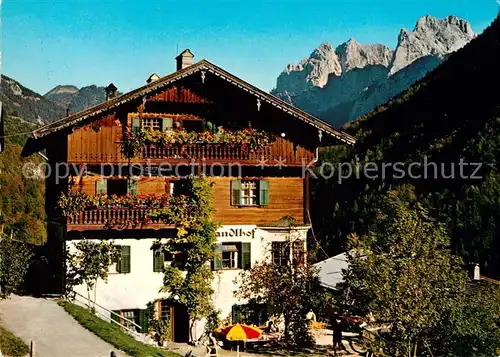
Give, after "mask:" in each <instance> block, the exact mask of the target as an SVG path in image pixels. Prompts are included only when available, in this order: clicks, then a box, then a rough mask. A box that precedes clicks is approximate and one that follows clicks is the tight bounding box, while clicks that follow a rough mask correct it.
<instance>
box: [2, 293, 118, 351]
mask: <svg viewBox="0 0 500 357" xmlns="http://www.w3.org/2000/svg"><path fill="white" fill-rule="evenodd" d="M0 319H1V320H2V325H3V326H5V327H6V328H7V329H9V330H10V331H12V332H13V333H14V334H15V335H16V336H18V337H19V338H21V339H22V340H23V341H25V342H26V343H27V344H28V345H29V343H30V341H31V340H34V341H35V347H36V350H35V351H36V356H37V357H70V356H71V357H109V355H110V353H111V351H113V350H114V351H115V352H117V355H118V356H120V357H124V356H126V355H125V354H123V353H121V352H119V351H116V349H115V348H114V347H113V346H111V345H110V344H108V343H106V342H104V341H102V340H101V339H100V338H99V337H97V336H96V335H94V334H93V333H92V332H90V331H88V330H86V329H85V328H83V327H82V326H80V324H78V322H76V321H75V320H74V319H73V318H72V317H71V316H70V315H69V314H67V313H66V311H64V309H63V308H62V307H60V306H59V305H57V303H56V302H54V301H51V300H46V299H35V298H32V297H26V296H16V295H13V296H11V298H10V299H7V300H5V301H2V302H0Z"/></svg>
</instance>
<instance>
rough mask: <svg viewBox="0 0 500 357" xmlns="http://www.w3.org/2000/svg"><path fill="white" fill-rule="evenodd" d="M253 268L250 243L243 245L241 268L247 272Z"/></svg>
mask: <svg viewBox="0 0 500 357" xmlns="http://www.w3.org/2000/svg"><path fill="white" fill-rule="evenodd" d="M251 267H252V260H251V255H250V243H241V268H242V269H245V270H247V269H250V268H251Z"/></svg>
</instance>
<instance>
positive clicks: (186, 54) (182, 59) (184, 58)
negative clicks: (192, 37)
mask: <svg viewBox="0 0 500 357" xmlns="http://www.w3.org/2000/svg"><path fill="white" fill-rule="evenodd" d="M193 58H194V55H193V53H192V52H191V51H190V50H189V49H185V50H184V51H182V52H181V54H180V55H178V56H177V57H175V59H176V61H177V70H178V71H180V70H181V69H184V68H186V67H189V66H191V65H192V64H193Z"/></svg>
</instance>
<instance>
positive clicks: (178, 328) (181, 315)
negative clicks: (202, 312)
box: [173, 304, 189, 342]
mask: <svg viewBox="0 0 500 357" xmlns="http://www.w3.org/2000/svg"><path fill="white" fill-rule="evenodd" d="M173 310H174V311H173V318H174V319H173V331H174V333H173V338H174V342H189V315H188V313H187V310H186V307H185V306H184V305H182V304H175V305H174V306H173Z"/></svg>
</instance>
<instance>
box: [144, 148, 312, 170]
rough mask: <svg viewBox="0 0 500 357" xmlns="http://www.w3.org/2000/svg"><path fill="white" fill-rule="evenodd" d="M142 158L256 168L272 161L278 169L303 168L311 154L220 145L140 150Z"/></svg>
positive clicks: (283, 149) (281, 149) (282, 149)
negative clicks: (252, 166) (228, 164)
mask: <svg viewBox="0 0 500 357" xmlns="http://www.w3.org/2000/svg"><path fill="white" fill-rule="evenodd" d="M142 158H143V159H146V160H151V161H153V162H154V161H163V160H168V161H187V160H194V161H198V160H206V161H216V162H219V163H237V162H241V163H244V164H255V165H259V164H262V163H263V162H266V164H267V165H274V161H277V162H281V163H282V165H285V166H286V165H303V164H304V163H306V164H307V163H309V162H310V161H311V160H312V159H313V154H312V153H310V152H307V151H305V150H303V149H302V150H298V151H293V150H289V149H288V148H287V149H285V148H281V147H279V146H278V145H270V146H265V147H262V148H260V149H258V150H255V151H251V150H249V149H248V148H246V147H244V146H240V145H223V144H185V145H166V146H160V147H156V146H154V145H150V146H144V148H143V150H142Z"/></svg>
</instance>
